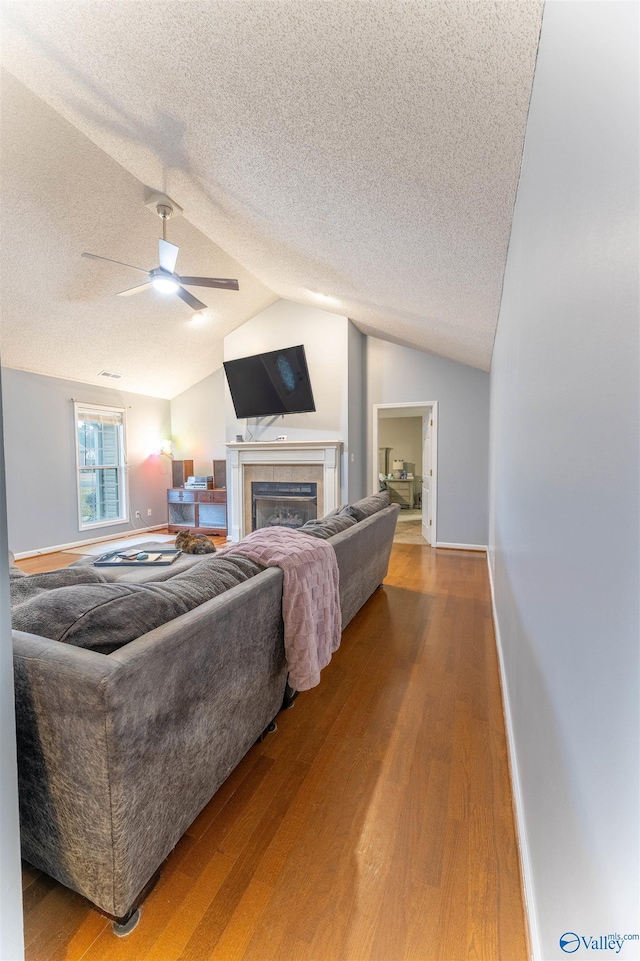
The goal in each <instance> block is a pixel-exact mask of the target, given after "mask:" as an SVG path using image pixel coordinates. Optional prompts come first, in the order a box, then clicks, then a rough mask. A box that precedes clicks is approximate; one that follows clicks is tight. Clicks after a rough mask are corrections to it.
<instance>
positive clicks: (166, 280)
mask: <svg viewBox="0 0 640 961" xmlns="http://www.w3.org/2000/svg"><path fill="white" fill-rule="evenodd" d="M151 284H152V285H153V287H155V289H156V290H159V291H160V293H161V294H175V292H176V290H177V289H178V287H179V286H180V284H179V283H178V282H177V281H176V280H174V279H173V277H153V278H152V279H151Z"/></svg>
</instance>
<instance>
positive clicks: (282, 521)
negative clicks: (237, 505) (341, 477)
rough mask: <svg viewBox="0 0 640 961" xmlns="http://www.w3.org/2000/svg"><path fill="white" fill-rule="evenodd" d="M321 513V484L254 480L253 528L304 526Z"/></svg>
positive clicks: (252, 496)
mask: <svg viewBox="0 0 640 961" xmlns="http://www.w3.org/2000/svg"><path fill="white" fill-rule="evenodd" d="M317 516H318V485H317V484H301V483H296V482H294V483H287V482H284V481H278V482H272V481H252V483H251V520H252V527H251V530H254V531H255V530H257V529H258V528H259V527H291V528H296V527H302V525H303V524H306V522H307V521H310V520H313V519H314V518H315V517H317Z"/></svg>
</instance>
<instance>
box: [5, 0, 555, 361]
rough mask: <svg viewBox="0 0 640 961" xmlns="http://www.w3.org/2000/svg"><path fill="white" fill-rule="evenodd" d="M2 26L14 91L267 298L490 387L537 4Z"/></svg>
mask: <svg viewBox="0 0 640 961" xmlns="http://www.w3.org/2000/svg"><path fill="white" fill-rule="evenodd" d="M3 9H4V33H3V59H4V63H5V65H6V67H7V68H8V69H9V70H10V71H11V73H12V74H14V75H15V76H16V77H18V78H19V79H20V80H21V81H22V82H23V83H24V84H26V85H27V86H28V87H30V88H31V89H32V90H33V91H34V92H35V93H36V94H37V95H38V96H39V97H41V98H42V99H43V100H45V101H46V102H47V103H48V104H49V105H50V106H52V107H53V108H55V109H56V110H57V111H59V112H60V113H61V114H62V115H63V116H64V117H66V118H67V119H68V120H69V121H70V122H71V123H72V124H73V125H74V126H76V127H77V128H78V130H80V131H82V132H83V133H84V134H86V136H87V137H88V138H90V140H92V141H93V143H94V144H96V145H98V146H99V147H101V148H102V149H103V150H104V151H106V152H107V153H108V154H109V155H110V156H111V157H113V158H114V159H115V160H117V161H118V163H120V164H121V165H122V166H123V167H124V168H126V170H128V171H129V173H130V174H132V175H133V176H134V177H135V178H137V180H138V181H140V182H141V183H145V184H148V185H149V186H151V187H154V188H156V189H158V188H162V189H165V190H166V191H167V192H168V193H169V194H170V195H171V196H173V197H174V198H175V200H176V201H177V202H178V203H179V204H180V205H181V206H182V207H183V208H184V210H185V218H186V219H187V220H188V221H189V222H190V223H191V224H193V225H194V226H195V227H197V228H198V229H199V230H200V231H201V232H202V233H203V234H205V235H206V236H208V237H210V238H212V239H215V242H216V244H218V245H219V247H221V248H222V249H224V250H225V251H227V253H228V254H230V255H231V256H232V257H234V258H235V259H236V260H237V261H238V262H240V263H242V264H243V265H244V266H245V267H246V268H247V270H249V271H250V272H251V273H252V274H253V275H254V276H255V277H256V278H259V279H260V281H262V283H263V284H264V285H266V286H267V287H268V288H270V290H272V291H275V292H276V293H277V294H278V295H280V296H282V297H287V298H289V299H291V300H295V301H299V302H302V303H309V304H311V303H313V304H315V305H316V306H318V305H321V306H322V305H323V304H326V306H327V308H328V309H331V310H332V311H334V312H339V313H342V314H344V315H348V316H350V317H351V318H352V319H353V320H354V321H355V322H356V323H357V324H358V325H359V326H360V327H361V329H363V330H364V331H365V332H370V333H378V334H381V335H383V336H386V337H389V338H393V339H396V340H399V341H401V342H404V343H408V344H412V345H415V346H418V347H421V348H423V349H426V350H430V351H433V352H435V353H439V354H443V355H444V356H447V357H450V358H452V359H454V360H459V361H462V362H465V363H469V364H472V365H474V366H477V367H482V368H484V369H487V368H488V366H489V363H490V358H491V349H492V343H493V337H494V332H495V324H496V320H497V313H498V306H499V299H500V292H501V285H502V275H503V270H504V263H505V257H506V250H507V243H508V238H509V231H510V225H511V215H512V210H513V203H514V200H515V191H516V187H517V179H518V171H519V165H520V158H521V153H522V145H523V138H524V130H525V124H526V114H527V106H528V102H529V95H530V89H531V83H532V78H533V70H534V65H535V56H536V49H537V41H538V34H539V28H540V20H541V14H542V4H541V2H539V0H525V2H522V3H521V2H515V0H514V2H500V3H494V2H489V0H473V2H460V0H447V2H425V0H416V2H411V0H405V2H399V0H371V2H367V3H363V2H361V0H340V2H339V3H338V2H314V3H312V2H309V0H284V2H280V0H247V2H243V0H235V2H230V0H207V2H197V0H190V2H182V3H178V2H172V3H155V2H145V3H104V2H102V3H98V2H82V0H81V2H75V3H65V2H58V3H48V2H44V3H42V2H35V3H22V2H17V3H11V2H9V3H5V5H4V8H3ZM102 166H103V164H101V162H100V161H98V160H96V161H95V167H94V168H93V169H91V170H90V171H89V172H90V173H91V179H93V181H94V184H95V185H96V187H98V184H99V180H100V177H101V175H102ZM123 206H124V204H123ZM129 206H130V207H131V204H129ZM134 206H135V205H134ZM130 216H131V218H132V219H134V212H133V209H131V210H130ZM135 216H142V215H140V214H135ZM119 219H120V211H119ZM170 226H171V225H170ZM181 226H183V227H184V229H186V225H185V224H184V222H183V224H182V225H181ZM104 239H105V240H106V239H107V238H106V237H105V238H104ZM93 247H94V248H95V243H94V244H93ZM107 250H113V248H112V247H108V248H107ZM98 252H100V251H98ZM105 252H107V251H105ZM114 256H116V254H114ZM138 256H139V255H138ZM93 269H94V270H97V269H98V268H96V267H94V268H93ZM101 269H102V268H101ZM104 269H105V270H106V269H108V268H104ZM189 269H190V270H191V269H192V265H191V264H189ZM218 272H220V271H218ZM117 286H118V285H117V284H114V289H115V288H116V287H117ZM311 292H319V293H324V294H326V295H331V296H332V297H333V298H334V299H333V300H331V301H319V300H318V299H317V298H316V297H314V294H313V293H311ZM263 293H264V288H263ZM229 296H231V295H229ZM205 299H206V298H205ZM253 312H254V313H255V311H253ZM247 316H248V315H247Z"/></svg>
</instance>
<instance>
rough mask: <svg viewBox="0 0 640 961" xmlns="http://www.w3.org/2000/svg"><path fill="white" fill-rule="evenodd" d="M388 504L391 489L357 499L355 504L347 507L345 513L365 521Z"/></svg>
mask: <svg viewBox="0 0 640 961" xmlns="http://www.w3.org/2000/svg"><path fill="white" fill-rule="evenodd" d="M388 506H389V491H380V493H379V494H371V495H370V496H369V497H363V498H362V500H359V501H356V502H355V504H350V505H349V506H348V507H345V508H344V513H345V514H351V516H352V517H355V519H356V520H357V521H363V520H364V519H365V517H371V515H372V514H377V513H378V511H381V510H384V508H385V507H388Z"/></svg>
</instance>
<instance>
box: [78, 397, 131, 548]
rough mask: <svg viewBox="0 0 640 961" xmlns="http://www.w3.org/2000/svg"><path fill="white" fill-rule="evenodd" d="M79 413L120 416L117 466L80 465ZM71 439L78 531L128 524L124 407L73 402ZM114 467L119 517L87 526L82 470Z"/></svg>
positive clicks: (125, 412) (111, 468) (125, 417)
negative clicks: (74, 452)
mask: <svg viewBox="0 0 640 961" xmlns="http://www.w3.org/2000/svg"><path fill="white" fill-rule="evenodd" d="M80 411H83V412H87V413H90V412H91V411H96V413H104V412H108V413H110V414H120V415H121V416H122V434H121V438H120V445H119V447H120V449H119V451H118V463H117V464H115V465H114V464H104V465H94V466H93V467H91V468H88V467H84V466H82V465H81V464H80V442H79V439H78V414H79V412H80ZM73 438H74V444H75V449H76V500H77V504H78V530H79V531H87V530H94V529H96V528H99V527H114V526H117V525H120V526H121V525H122V524H128V523H129V491H128V487H127V480H128V465H127V410H126V407H111V406H107V405H106V404H90V403H87V404H84V403H81V402H80V401H77V400H76V401H74V402H73ZM114 467H116V470H117V472H118V496H119V498H120V505H121V506H120V516H119V517H118V518H116V519H114V520H109V521H96V522H95V523H90V524H87V523H85V522H83V520H82V501H81V495H80V477H81V471H83V470H106V469H110V470H113V468H114Z"/></svg>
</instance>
